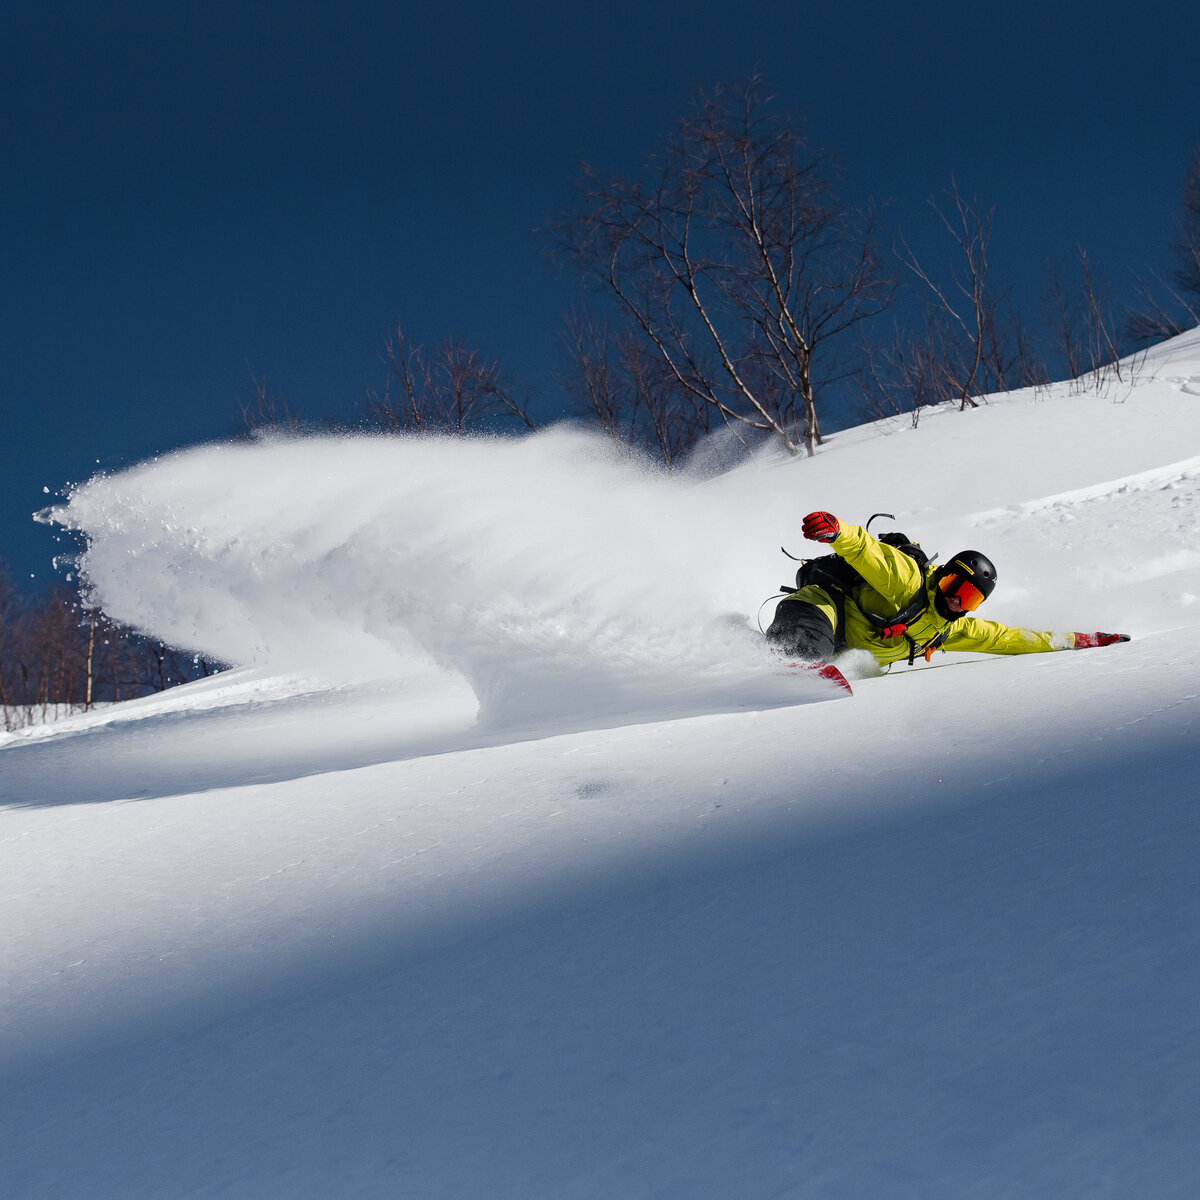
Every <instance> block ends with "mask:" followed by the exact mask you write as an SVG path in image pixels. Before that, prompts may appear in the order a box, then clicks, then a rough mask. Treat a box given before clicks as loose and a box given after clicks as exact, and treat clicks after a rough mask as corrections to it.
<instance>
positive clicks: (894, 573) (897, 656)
mask: <svg viewBox="0 0 1200 1200" xmlns="http://www.w3.org/2000/svg"><path fill="white" fill-rule="evenodd" d="M802 529H803V531H804V536H805V537H806V538H808V539H809V540H810V541H816V542H825V543H827V544H828V545H830V546H831V547H832V549H833V550H834V552H835V553H836V554H837V556H838V558H840V559H841V560H842V563H844V564H846V565H847V566H849V567H851V568H853V571H850V572H847V571H845V570H844V568H843V570H842V572H841V575H842V578H843V579H845V580H846V582H847V583H848V584H849V586H845V587H842V586H839V585H838V584H837V583H836V582H835V580H836V577H837V575H838V572H835V571H827V572H826V575H827V576H828V578H829V582H827V585H826V586H821V584H819V583H807V584H805V585H804V586H801V587H800V588H799V590H798V591H794V592H792V593H791V594H790V595H787V596H785V597H784V598H783V599H782V600H781V601H780V602H779V604H778V606H777V607H776V609H775V619H774V620H773V621H772V622H771V625H770V627H769V628H768V629H767V631H766V635H767V638H768V640H769V641H770V642H772V643H773V644H774V646H775V647H776V648H777V649H778V650H779V651H780V652H781V653H783V654H785V655H787V656H789V657H792V658H798V659H802V660H805V661H808V662H825V661H826V660H828V659H829V658H832V657H833V656H834V655H835V654H837V653H840V652H841V651H842V650H845V649H862V650H870V651H871V653H872V654H873V655H874V656H875V658H876V659H877V660H878V661H879V662H880V663H881V664H883V665H888V664H890V663H894V662H900V661H907V662H909V663H911V662H913V660H914V658H915V657H916V656H917V655H918V654H920V655H923V656H924V657H925V659H926V661H928V660H929V658H930V657H931V655H932V654H933V652H934V650H939V649H940V650H960V651H973V652H976V653H985V654H1039V653H1043V652H1046V651H1050V650H1082V649H1085V648H1087V647H1092V646H1111V645H1112V644H1113V643H1115V642H1127V641H1129V635H1128V634H1124V633H1049V632H1038V631H1036V630H1032V629H1021V628H1017V627H1014V626H1009V625H1001V624H999V623H998V622H996V621H983V620H980V619H979V618H978V617H976V616H973V615H971V614H973V613H974V611H975V610H976V609H977V608H978V607H979V606H980V605H981V604H982V603H983V602H984V600H986V599H987V598H988V596H989V595H991V593H992V589H993V588H994V587H995V586H996V568H995V567H994V566H993V565H992V563H991V561H990V560H989V559H988V558H986V557H985V556H984V555H982V554H980V553H979V552H978V551H977V550H963V551H961V552H960V553H958V554H956V555H954V557H953V558H951V559H950V560H949V562H947V563H946V565H945V566H942V567H938V568H936V569H933V568H932V567H931V568H930V569H929V570H928V571H927V570H926V568H925V566H924V564H923V563H922V562H921V561H920V558H919V557H917V558H915V557H913V556H912V555H911V554H909V553H906V552H905V551H904V550H902V549H900V548H899V547H898V546H896V545H889V544H887V543H885V542H883V541H880V540H879V539H878V538H876V537H873V536H872V535H871V534H870V533H868V532H867V530H866V529H863V528H861V527H860V526H857V525H842V523H841V522H840V521H839V520H838V519H837V517H835V516H834V515H833V514H832V513H827V512H813V513H809V514H808V516H806V517H805V518H804V522H803V525H802ZM914 549H915V548H914ZM816 561H818V562H824V561H825V560H816ZM830 561H832V562H833V563H834V565H835V566H839V565H840V564H837V563H836V560H830ZM855 573H857V574H855ZM798 582H799V581H798Z"/></svg>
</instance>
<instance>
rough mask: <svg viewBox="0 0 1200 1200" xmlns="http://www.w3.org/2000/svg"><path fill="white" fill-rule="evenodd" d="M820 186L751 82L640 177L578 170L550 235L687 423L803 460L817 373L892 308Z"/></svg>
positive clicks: (717, 103)
mask: <svg viewBox="0 0 1200 1200" xmlns="http://www.w3.org/2000/svg"><path fill="white" fill-rule="evenodd" d="M832 175H833V168H832V164H831V161H830V159H829V157H828V156H827V155H826V154H824V153H822V152H815V151H812V150H810V148H809V146H808V143H807V142H806V140H805V139H804V138H803V137H801V136H800V135H799V134H797V133H796V132H795V131H794V130H793V129H792V128H791V126H790V124H789V123H788V121H787V120H786V119H785V118H784V117H783V116H781V115H778V114H776V113H775V112H774V111H773V110H772V109H771V107H770V102H769V100H768V99H767V98H766V97H765V96H764V95H763V84H762V80H761V79H760V78H758V77H754V78H752V79H751V80H750V81H749V82H748V83H747V84H746V85H745V86H742V87H729V88H718V89H717V90H716V92H715V93H714V94H713V95H711V96H705V95H703V94H702V95H701V96H700V97H699V99H698V101H697V103H696V104H695V106H694V108H693V110H692V111H691V112H690V113H689V114H688V115H686V116H685V117H684V118H683V119H682V120H680V121H679V122H678V124H677V125H676V127H675V129H674V131H673V133H672V134H671V135H670V136H669V137H668V138H667V140H666V141H665V143H664V146H663V148H662V150H661V152H660V153H658V154H657V155H655V156H654V157H652V158H651V159H650V160H649V162H648V164H647V167H646V171H645V179H644V180H627V179H620V178H617V179H602V178H600V176H599V175H598V174H597V173H596V172H594V171H591V170H590V169H588V168H586V167H585V168H584V173H583V180H582V184H581V196H580V203H579V205H578V207H577V208H576V209H575V210H574V211H571V212H568V213H566V214H565V215H563V216H562V217H560V218H559V220H558V221H557V222H556V223H555V225H554V229H555V232H556V235H557V238H558V242H559V246H560V249H562V250H565V251H566V252H567V253H568V254H570V255H571V256H573V257H574V259H575V260H576V261H577V262H578V263H579V264H580V265H581V266H582V267H583V269H584V271H585V272H586V273H587V274H588V275H589V276H590V277H591V278H592V279H594V280H598V281H599V282H600V284H601V287H602V289H603V291H604V292H605V293H606V294H607V295H608V296H609V297H611V298H612V299H613V300H614V301H615V302H616V306H617V310H618V311H619V312H620V313H622V314H623V316H624V317H625V318H626V319H627V320H628V321H629V322H630V324H631V325H632V327H633V328H634V329H635V330H636V331H637V332H638V336H639V339H640V340H641V341H643V342H644V344H645V345H647V346H649V347H650V348H652V349H653V351H654V352H655V354H656V355H657V356H658V357H659V358H660V359H661V361H662V363H663V364H664V365H665V367H666V368H667V371H668V373H669V375H670V377H671V378H672V379H673V380H674V382H675V384H676V385H677V386H678V388H679V389H681V391H682V392H683V393H685V394H686V395H688V396H689V397H691V398H692V401H693V402H694V404H695V406H696V411H700V412H711V413H712V414H713V415H714V417H715V418H716V419H718V420H720V421H723V422H725V423H727V424H730V425H734V426H742V427H749V428H750V429H756V430H762V431H764V432H766V433H768V434H769V435H771V436H772V437H774V438H775V439H777V440H778V441H779V442H780V443H781V444H782V445H783V446H785V447H786V448H787V449H788V450H789V451H791V452H793V453H794V452H796V451H798V449H799V448H800V446H801V445H803V446H804V447H805V448H806V449H807V450H808V452H809V453H810V454H811V453H813V452H814V451H815V448H816V446H817V445H818V444H819V443H820V441H821V428H820V421H819V418H818V412H817V401H816V396H817V382H816V380H817V371H816V368H817V364H818V362H819V361H823V360H824V359H825V358H826V357H827V356H828V357H830V358H832V355H831V353H830V350H831V349H832V348H833V347H835V346H836V344H837V343H836V339H837V338H838V337H839V335H841V334H844V333H845V332H846V331H847V330H849V329H851V328H852V327H853V326H855V325H856V324H858V323H859V322H860V321H862V320H864V319H866V318H867V317H869V316H872V315H874V314H876V313H878V312H880V311H881V310H882V309H883V308H884V307H885V306H886V305H887V303H888V302H889V300H890V296H891V288H890V282H889V281H888V280H887V279H886V278H885V276H884V273H883V271H882V269H881V264H880V261H879V258H878V256H877V254H876V252H875V249H874V243H873V239H872V236H871V235H872V228H871V223H870V222H869V221H867V222H865V223H863V224H862V225H857V224H856V222H855V221H854V220H853V219H852V218H851V215H850V214H849V213H848V212H847V211H846V210H845V209H844V208H843V207H842V206H841V205H840V204H839V203H838V202H837V200H836V199H835V198H834V196H833V194H832V187H831V179H832ZM827 347H829V349H827ZM830 365H831V366H832V364H830Z"/></svg>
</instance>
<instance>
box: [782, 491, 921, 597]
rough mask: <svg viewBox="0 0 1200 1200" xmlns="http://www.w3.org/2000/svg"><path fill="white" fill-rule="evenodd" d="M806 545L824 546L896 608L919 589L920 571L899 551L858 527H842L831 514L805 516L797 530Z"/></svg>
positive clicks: (911, 560)
mask: <svg viewBox="0 0 1200 1200" xmlns="http://www.w3.org/2000/svg"><path fill="white" fill-rule="evenodd" d="M801 528H802V529H803V531H804V536H805V537H806V538H808V539H809V540H810V541H816V542H825V543H827V544H828V545H830V546H831V548H832V549H833V551H834V553H835V554H837V555H838V557H839V558H843V559H845V561H846V562H848V563H849V564H850V565H851V566H852V567H853V568H854V569H855V570H856V571H857V572H858V573H859V574H860V575H861V576H862V577H863V578H864V579H865V580H866V581H867V583H868V584H870V585H871V587H873V588H874V589H875V591H877V592H878V593H879V594H880V595H881V596H883V597H884V598H885V599H887V600H890V601H891V602H892V603H893V604H895V605H896V606H897V607H902V606H903V605H905V604H907V603H908V602H909V601H910V600H911V599H912V598H913V595H914V594H915V593H916V590H917V589H918V588H919V587H920V586H921V568H920V567H919V566H917V563H916V560H915V559H913V558H910V557H909V555H907V554H905V553H904V551H903V550H898V549H897V548H896V547H895V546H889V545H887V544H886V543H884V542H881V541H880V540H879V539H878V538H876V537H873V536H872V535H871V534H869V533H868V532H867V531H866V530H865V529H863V528H862V527H861V526H859V525H843V524H842V523H841V522H840V521H839V520H838V519H837V517H835V516H834V515H833V514H832V513H826V512H818V513H809V514H808V516H807V517H805V518H804V524H803V525H802V527H801Z"/></svg>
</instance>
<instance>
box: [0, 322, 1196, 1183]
mask: <svg viewBox="0 0 1200 1200" xmlns="http://www.w3.org/2000/svg"><path fill="white" fill-rule="evenodd" d="M1071 393H1072V389H1070V388H1067V387H1066V386H1061V387H1057V388H1054V389H1050V390H1049V392H1047V393H1041V394H1038V395H1034V394H1018V395H1014V396H1009V397H1001V398H996V399H995V400H994V401H993V402H992V403H990V404H989V405H987V406H986V407H983V408H981V409H980V410H978V411H975V412H969V413H965V414H960V413H957V412H954V411H949V410H947V411H936V412H933V413H930V414H927V415H926V416H925V417H923V419H922V421H921V423H920V425H919V427H918V428H917V429H915V430H914V429H912V428H910V427H909V425H908V423H907V422H901V421H897V422H892V423H884V424H882V425H875V426H867V427H863V428H861V429H858V430H853V431H849V432H847V433H845V434H842V435H839V436H838V437H837V438H836V439H834V440H833V441H832V442H831V443H830V445H829V446H828V447H827V448H826V450H825V451H824V452H823V453H822V454H820V455H819V456H818V457H817V458H816V459H815V460H812V461H809V462H794V461H786V460H784V459H783V458H781V457H779V456H777V455H775V454H772V453H770V452H766V453H763V454H761V455H760V456H758V457H757V458H755V459H754V460H753V461H751V462H749V463H747V464H746V465H744V466H742V467H740V468H738V469H736V470H734V471H731V472H728V473H726V474H723V475H719V476H716V477H705V476H704V475H703V474H702V473H697V474H693V475H684V476H677V477H666V476H664V475H662V474H660V473H657V472H655V471H653V470H651V469H648V468H646V467H645V466H644V465H638V464H636V463H631V462H629V461H627V460H624V459H622V458H621V457H619V456H614V455H613V454H612V452H611V451H610V450H609V449H607V448H606V447H604V446H602V445H599V444H597V443H596V442H594V441H592V440H590V439H588V438H585V437H583V436H581V435H580V434H578V433H575V432H570V431H563V430H558V431H551V432H550V433H547V434H543V435H540V436H538V437H535V438H531V439H527V440H525V441H522V442H519V443H512V442H500V441H486V440H485V441H480V442H471V443H453V442H447V443H436V442H428V441H425V442H404V441H394V440H385V439H341V440H318V439H310V440H302V441H298V442H282V443H265V444H259V445H254V446H236V447H228V446H225V447H221V446H217V447H204V448H200V449H196V450H191V451H186V452H183V453H181V454H179V455H176V456H172V457H171V458H169V459H164V460H162V461H159V462H153V463H149V464H146V465H145V466H143V467H141V468H138V469H136V470H134V471H130V472H126V473H124V474H122V475H119V476H115V477H102V478H97V479H95V480H92V481H90V482H89V483H88V484H86V485H84V486H83V487H81V488H79V489H77V490H76V491H75V493H74V494H73V495H72V496H71V497H70V499H69V501H68V502H67V503H66V504H65V505H64V506H63V507H62V508H61V509H60V511H59V513H58V519H60V520H61V521H63V522H64V523H66V524H69V525H71V526H74V527H76V528H80V529H82V530H84V531H86V533H87V535H88V537H89V540H90V549H89V552H88V555H87V558H86V561H85V563H84V569H85V570H86V572H87V575H88V577H89V578H90V579H91V580H92V582H93V584H94V586H95V587H96V589H97V591H98V594H99V596H100V598H101V600H102V601H103V603H104V606H105V608H106V609H107V610H108V611H109V612H110V613H112V614H113V615H114V616H117V617H119V618H122V619H125V620H131V621H134V622H136V623H138V624H140V625H142V626H143V627H144V628H147V629H150V630H153V631H154V632H156V633H158V634H160V635H162V636H168V637H171V638H172V639H173V640H176V641H183V642H185V643H187V644H189V645H193V646H195V647H196V648H198V649H203V650H204V651H206V652H208V653H210V654H214V655H217V656H221V657H225V658H227V659H230V660H232V661H235V662H238V663H241V664H244V665H243V666H242V667H240V668H239V669H238V670H235V671H231V672H230V673H228V674H227V675H224V676H221V677H218V678H215V679H211V680H208V681H205V682H204V683H202V684H197V685H192V686H189V687H187V688H181V689H178V690H177V691H175V692H172V693H168V694H166V695H164V696H161V697H155V698H148V699H146V700H142V701H137V702H133V703H130V704H125V705H120V706H117V707H114V708H112V709H108V710H105V711H103V712H98V713H93V714H89V715H87V716H84V717H78V718H73V719H71V720H69V721H66V722H62V723H60V724H58V725H55V726H50V727H43V728H40V729H34V730H27V731H23V732H22V733H20V734H17V735H9V736H5V737H4V738H3V740H0V805H2V806H3V807H0V845H3V848H4V858H3V864H4V869H3V874H2V876H0V895H2V896H3V905H4V909H3V912H4V920H3V922H0V956H2V961H3V962H4V965H5V973H4V982H3V988H4V996H3V1005H2V1007H0V1020H2V1022H3V1026H2V1031H0V1052H2V1058H3V1063H4V1071H5V1086H4V1088H3V1090H2V1091H0V1096H2V1097H3V1099H0V1107H2V1109H3V1116H2V1120H0V1129H2V1130H3V1132H4V1135H5V1142H4V1145H3V1153H2V1155H0V1194H3V1195H5V1196H8V1195H12V1196H31V1197H38V1198H39V1200H41V1198H43V1197H122V1198H125V1197H163V1196H191V1195H197V1196H199V1195H203V1196H206V1197H207V1196H220V1197H276V1196H279V1197H308V1196H312V1197H329V1196H370V1197H375V1196H379V1197H384V1196H387V1197H394V1196H414V1197H466V1196H470V1197H488V1198H505V1200H507V1198H509V1197H512V1198H517V1197H522V1198H526V1197H554V1198H556V1200H557V1198H560V1197H615V1196H621V1197H650V1196H653V1197H668V1196H669V1197H680V1198H685V1197H686V1198H708V1197H712V1198H713V1200H716V1198H718V1197H720V1198H727V1197H759V1196H795V1197H823V1198H824V1197H854V1198H859V1197H861V1198H864V1200H866V1198H872V1200H874V1198H878V1197H889V1198H890V1197H912V1198H914V1200H915V1198H917V1197H920V1198H922V1200H924V1198H929V1197H934V1198H941V1197H946V1198H955V1200H958V1198H960V1197H989V1198H991V1197H1001V1196H1004V1197H1009V1196H1012V1197H1018V1196H1019V1197H1043V1196H1044V1197H1056V1198H1057V1197H1073V1196H1078V1197H1088V1198H1089V1200H1091V1198H1095V1197H1129V1196H1134V1195H1137V1196H1143V1195H1144V1196H1155V1197H1191V1196H1194V1195H1195V1187H1196V1180H1197V1179H1198V1178H1200V1119H1198V1117H1197V1113H1200V1041H1198V1035H1200V1028H1198V1026H1200V1018H1198V1016H1197V1014H1200V936H1198V932H1197V931H1198V924H1197V921H1198V918H1200V911H1198V910H1200V891H1198V888H1197V884H1200V867H1198V866H1197V863H1198V861H1200V858H1198V852H1200V829H1198V824H1200V823H1198V821H1197V812H1198V809H1197V800H1198V799H1200V789H1198V788H1197V786H1196V783H1195V778H1196V768H1197V766H1198V765H1200V761H1198V760H1200V753H1198V750H1197V730H1198V728H1200V725H1198V717H1200V688H1198V687H1197V677H1198V671H1197V667H1198V665H1200V648H1198V647H1200V640H1198V637H1197V633H1198V632H1200V631H1198V629H1197V626H1198V625H1200V605H1198V603H1197V597H1200V537H1198V536H1197V532H1196V530H1197V513H1198V511H1200V510H1198V507H1197V506H1198V503H1200V331H1197V332H1196V333H1193V334H1189V335H1185V336H1184V337H1182V338H1178V339H1175V341H1173V342H1171V343H1168V344H1167V345H1166V346H1164V347H1160V348H1158V349H1157V350H1156V351H1155V352H1154V353H1153V354H1152V355H1151V356H1150V357H1149V358H1148V359H1147V361H1146V362H1144V363H1142V364H1140V366H1139V368H1138V371H1137V374H1136V379H1135V380H1133V382H1132V383H1126V384H1119V385H1113V386H1110V387H1109V388H1108V389H1107V390H1106V392H1105V394H1103V395H1096V394H1086V395H1075V394H1071ZM815 507H823V508H829V509H832V510H833V511H835V512H837V513H838V514H839V515H841V516H842V517H843V518H844V519H847V520H858V521H862V520H865V519H866V517H868V516H870V514H871V513H873V512H876V511H879V510H886V511H888V512H893V513H896V514H897V515H898V517H899V518H900V525H901V527H902V528H904V529H905V530H906V531H908V532H909V533H910V534H913V535H915V536H917V537H919V538H920V540H921V541H922V542H923V544H924V545H925V546H926V547H927V548H928V549H931V550H936V551H940V552H941V554H942V557H943V558H945V557H948V556H949V554H950V553H952V552H954V551H955V550H957V549H960V548H962V547H964V546H975V547H978V548H979V549H982V550H984V551H985V552H987V553H988V554H989V555H990V556H991V557H992V558H993V559H994V560H995V561H996V563H997V566H998V568H999V572H1000V581H1001V582H1000V586H999V588H998V589H997V592H996V594H995V596H994V597H993V598H992V599H991V600H990V601H989V605H988V607H989V610H990V611H989V614H988V615H990V616H993V617H995V618H997V619H1001V620H1007V621H1010V622H1012V623H1024V624H1030V625H1033V626H1035V627H1037V628H1048V629H1057V630H1069V629H1079V630H1087V631H1091V630H1096V629H1112V630H1118V631H1124V632H1129V633H1131V634H1132V635H1133V637H1134V640H1133V641H1131V642H1129V643H1128V644H1125V645H1121V646H1117V647H1113V648H1110V649H1105V650H1095V651H1085V652H1080V653H1062V654H1055V655H1045V656H1036V657H1028V658H1019V659H977V660H973V661H969V660H967V659H965V658H962V657H959V658H957V659H956V658H954V657H952V656H939V658H937V659H935V664H934V667H933V669H930V668H927V667H924V666H922V667H920V668H918V669H914V670H911V671H910V670H900V671H895V672H893V673H892V674H891V675H889V676H885V677H873V676H869V675H868V676H867V677H864V678H859V679H858V680H857V681H856V684H855V691H856V695H855V697H854V698H853V699H852V700H838V699H832V698H829V693H827V692H823V691H821V690H820V689H819V688H818V687H815V686H814V685H812V684H811V683H808V682H806V681H798V680H794V679H792V680H788V679H781V678H780V677H778V676H775V675H772V674H771V673H770V670H769V668H768V667H767V666H766V664H765V660H764V659H763V658H762V653H761V647H760V646H759V644H758V640H757V638H756V636H755V635H754V634H753V633H752V632H751V631H750V629H749V627H748V623H747V621H745V620H743V621H742V622H741V623H740V625H739V623H737V622H735V621H731V620H730V614H731V613H740V614H744V615H745V614H753V613H754V612H755V610H756V609H757V607H758V605H759V603H760V602H761V600H762V599H763V598H764V597H765V596H766V595H768V594H769V593H770V592H771V591H772V590H773V589H774V587H775V586H776V585H777V584H778V583H779V582H780V581H781V580H782V579H783V578H785V577H786V575H787V570H786V560H784V559H783V557H782V555H780V553H779V546H780V544H781V543H783V544H785V545H787V546H788V547H789V549H791V550H793V552H799V551H800V550H801V549H803V544H802V543H801V540H800V538H799V532H798V526H799V519H800V517H801V516H802V515H803V514H804V513H805V512H806V511H808V510H809V509H811V508H815ZM862 665H863V664H861V663H860V662H857V661H855V662H852V663H850V664H848V668H849V669H850V670H851V671H852V672H854V671H856V670H857V669H858V668H861V667H862ZM858 673H861V671H860V672H858Z"/></svg>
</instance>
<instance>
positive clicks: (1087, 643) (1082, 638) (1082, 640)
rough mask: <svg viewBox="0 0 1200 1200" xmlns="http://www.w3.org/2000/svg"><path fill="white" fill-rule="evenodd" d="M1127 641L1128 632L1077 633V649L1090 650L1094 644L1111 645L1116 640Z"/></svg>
mask: <svg viewBox="0 0 1200 1200" xmlns="http://www.w3.org/2000/svg"><path fill="white" fill-rule="evenodd" d="M1127 641H1129V634H1127V633H1077V634H1076V635H1075V649H1076V650H1090V649H1091V648H1092V647H1093V646H1111V645H1113V644H1114V643H1115V642H1127Z"/></svg>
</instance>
